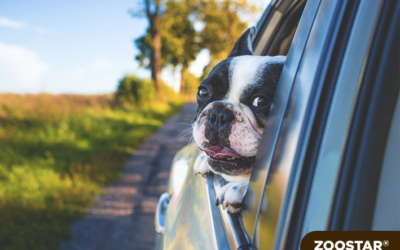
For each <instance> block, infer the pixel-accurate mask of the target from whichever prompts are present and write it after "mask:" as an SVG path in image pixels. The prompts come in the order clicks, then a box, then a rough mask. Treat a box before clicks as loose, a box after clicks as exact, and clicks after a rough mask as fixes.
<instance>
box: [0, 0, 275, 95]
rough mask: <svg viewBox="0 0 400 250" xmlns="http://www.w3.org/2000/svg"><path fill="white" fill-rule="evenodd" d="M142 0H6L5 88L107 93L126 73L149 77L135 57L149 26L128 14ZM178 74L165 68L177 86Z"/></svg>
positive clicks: (1, 20) (1, 43)
mask: <svg viewBox="0 0 400 250" xmlns="http://www.w3.org/2000/svg"><path fill="white" fill-rule="evenodd" d="M137 2H138V1H135V0H116V1H105V0H104V1H99V0H98V1H93V0H80V1H77V0H70V1H49V0H36V1H32V0H30V1H28V0H1V1H0V92H2V93H8V92H12V93H39V92H47V93H53V94H59V93H76V94H103V93H111V92H114V91H115V90H116V87H117V85H118V81H119V79H121V78H122V77H123V76H124V75H126V74H136V75H138V76H140V77H150V72H149V71H148V70H145V69H142V68H140V67H139V64H138V63H137V62H136V61H135V59H134V58H135V55H136V54H137V53H138V50H137V49H136V47H135V46H134V43H133V41H134V40H135V39H136V38H138V37H140V36H141V35H143V34H144V33H145V31H146V28H147V26H148V22H147V20H146V19H144V18H140V19H138V18H132V16H131V15H130V14H129V10H130V9H131V10H137V9H138V8H140V6H139V5H138V4H137ZM267 2H268V1H267ZM208 60H209V55H208V53H207V51H202V52H201V53H200V54H199V56H198V58H197V59H196V61H195V62H194V63H192V65H191V67H190V69H189V70H190V71H191V72H192V73H193V74H195V75H197V76H199V75H201V73H202V69H203V67H204V66H205V65H206V64H207V63H208ZM178 72H179V71H176V72H175V73H174V72H172V70H171V69H166V70H164V71H163V72H162V78H163V80H164V81H166V82H167V84H169V85H171V86H173V87H174V88H175V89H179V73H178Z"/></svg>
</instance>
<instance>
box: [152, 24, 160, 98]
mask: <svg viewBox="0 0 400 250" xmlns="http://www.w3.org/2000/svg"><path fill="white" fill-rule="evenodd" d="M151 36H152V38H153V44H154V47H153V53H152V58H151V59H152V64H151V77H152V78H153V80H154V84H155V87H156V91H157V97H158V98H162V97H161V68H160V60H161V35H160V28H159V19H158V16H155V17H154V18H153V20H152V25H151Z"/></svg>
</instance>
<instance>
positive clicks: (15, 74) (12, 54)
mask: <svg viewBox="0 0 400 250" xmlns="http://www.w3.org/2000/svg"><path fill="white" fill-rule="evenodd" d="M49 68H50V66H49V65H48V64H46V63H44V62H42V61H41V60H40V59H39V58H38V55H37V54H36V53H35V52H33V51H31V50H28V49H26V48H24V47H22V46H17V45H8V44H4V43H1V42H0V82H3V84H4V81H5V80H4V79H6V80H7V82H9V84H21V85H23V86H25V87H30V86H33V85H35V84H37V83H38V82H39V80H40V78H41V77H42V76H43V74H45V73H46V72H47V71H48V70H49Z"/></svg>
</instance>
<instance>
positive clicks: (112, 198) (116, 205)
mask: <svg viewBox="0 0 400 250" xmlns="http://www.w3.org/2000/svg"><path fill="white" fill-rule="evenodd" d="M196 107H197V105H196V104H194V103H190V104H187V105H186V106H185V107H184V108H183V109H182V111H181V112H180V113H179V114H177V115H176V116H175V117H173V118H172V119H170V120H169V121H167V122H166V124H165V125H164V126H163V127H162V128H160V129H159V130H158V132H157V133H156V134H155V135H153V136H152V137H151V138H149V139H148V140H147V141H146V142H145V143H144V144H143V145H142V146H141V147H140V148H139V149H138V150H137V151H136V152H135V153H134V154H133V155H132V156H131V158H130V159H129V160H128V162H127V163H126V167H125V169H124V170H123V171H122V178H121V179H120V180H119V181H115V182H111V183H110V185H109V186H108V187H107V188H105V189H104V193H105V195H104V196H97V197H95V202H96V206H95V207H91V208H88V209H87V215H86V217H85V218H83V219H82V220H79V221H77V222H75V223H73V224H72V226H71V228H70V230H71V234H72V237H73V238H72V240H70V241H66V242H63V244H62V246H61V249H62V250H78V249H79V250H108V249H110V250H119V249H121V250H122V249H123V250H129V249H135V250H136V249H138V250H141V249H153V248H154V244H155V243H154V239H155V229H154V212H155V209H156V206H157V202H158V198H159V196H160V195H161V194H162V193H163V192H165V191H166V185H167V181H168V176H169V171H170V167H171V162H172V159H173V157H174V155H175V153H176V152H178V151H179V149H181V148H182V147H184V146H186V145H187V144H188V142H189V139H190V137H191V134H190V135H188V136H184V137H182V138H180V139H177V137H178V136H179V135H180V134H181V133H182V132H184V130H185V129H188V128H190V125H189V124H190V120H191V119H193V117H194V114H195V110H196Z"/></svg>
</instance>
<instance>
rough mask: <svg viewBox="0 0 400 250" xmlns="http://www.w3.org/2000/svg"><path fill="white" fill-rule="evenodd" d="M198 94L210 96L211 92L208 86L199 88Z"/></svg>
mask: <svg viewBox="0 0 400 250" xmlns="http://www.w3.org/2000/svg"><path fill="white" fill-rule="evenodd" d="M198 95H199V96H200V97H202V98H208V97H209V96H210V94H209V93H208V90H207V89H206V88H201V89H199V93H198Z"/></svg>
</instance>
